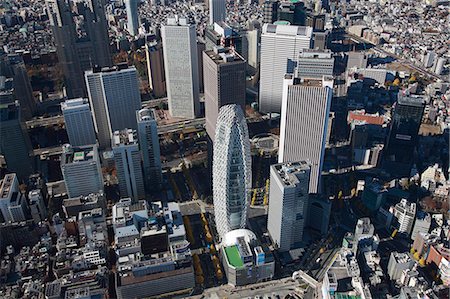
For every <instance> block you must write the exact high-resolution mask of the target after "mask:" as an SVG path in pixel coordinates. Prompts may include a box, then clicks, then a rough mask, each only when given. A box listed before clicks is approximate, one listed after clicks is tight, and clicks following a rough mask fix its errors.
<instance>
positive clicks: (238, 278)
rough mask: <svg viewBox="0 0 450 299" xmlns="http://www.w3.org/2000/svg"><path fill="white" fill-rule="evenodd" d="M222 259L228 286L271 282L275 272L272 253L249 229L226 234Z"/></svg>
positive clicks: (223, 240)
mask: <svg viewBox="0 0 450 299" xmlns="http://www.w3.org/2000/svg"><path fill="white" fill-rule="evenodd" d="M221 258H222V263H223V266H224V270H225V275H226V277H227V279H228V284H230V285H232V286H242V285H247V284H252V283H258V282H262V281H267V280H271V279H272V277H273V275H274V272H275V261H274V258H273V255H272V253H271V252H270V251H269V249H268V248H267V247H264V246H262V245H261V244H260V243H259V242H258V240H257V238H256V235H255V234H254V233H253V232H251V231H250V230H248V229H237V230H233V231H230V232H228V233H227V234H225V236H224V237H223V239H222V244H221Z"/></svg>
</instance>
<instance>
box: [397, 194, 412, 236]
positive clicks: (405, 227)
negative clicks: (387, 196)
mask: <svg viewBox="0 0 450 299" xmlns="http://www.w3.org/2000/svg"><path fill="white" fill-rule="evenodd" d="M394 217H395V218H396V219H397V221H398V232H399V233H405V234H407V235H409V234H410V233H411V230H412V228H413V223H414V219H415V218H416V204H415V203H412V202H409V201H408V200H406V199H402V200H401V201H400V202H399V203H398V204H396V205H395V208H394Z"/></svg>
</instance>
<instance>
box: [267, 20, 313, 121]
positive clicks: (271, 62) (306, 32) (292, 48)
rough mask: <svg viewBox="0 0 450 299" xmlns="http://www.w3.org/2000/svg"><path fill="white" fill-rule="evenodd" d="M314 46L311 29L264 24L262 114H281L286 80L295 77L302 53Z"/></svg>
mask: <svg viewBox="0 0 450 299" xmlns="http://www.w3.org/2000/svg"><path fill="white" fill-rule="evenodd" d="M311 44H312V28H311V27H299V26H288V25H273V24H264V26H263V29H262V34H261V71H260V87H259V105H260V107H259V110H260V111H262V112H264V113H269V112H276V113H279V112H280V111H281V99H282V95H283V87H282V86H283V78H284V75H285V74H287V73H293V72H294V68H295V66H296V64H297V59H298V53H299V51H300V50H301V49H309V48H310V47H311Z"/></svg>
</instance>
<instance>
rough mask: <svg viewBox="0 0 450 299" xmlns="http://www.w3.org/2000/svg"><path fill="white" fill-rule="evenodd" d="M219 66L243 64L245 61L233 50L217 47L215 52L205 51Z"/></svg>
mask: <svg viewBox="0 0 450 299" xmlns="http://www.w3.org/2000/svg"><path fill="white" fill-rule="evenodd" d="M205 53H206V55H208V56H209V58H211V59H212V60H213V61H214V62H215V63H216V64H217V65H220V64H224V63H231V62H243V61H245V60H244V58H242V56H241V55H239V53H237V52H236V51H234V50H233V49H231V48H224V47H222V46H216V47H214V49H213V50H209V51H205Z"/></svg>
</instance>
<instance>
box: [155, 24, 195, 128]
mask: <svg viewBox="0 0 450 299" xmlns="http://www.w3.org/2000/svg"><path fill="white" fill-rule="evenodd" d="M161 33H162V40H163V48H164V68H165V72H166V86H167V97H168V101H169V112H170V114H171V115H172V116H173V117H182V118H190V119H193V118H195V117H196V116H198V115H199V113H200V102H199V82H198V81H199V75H198V72H199V70H198V57H197V34H196V31H195V25H192V24H188V21H187V19H184V18H181V19H178V18H168V19H167V25H165V26H162V28H161Z"/></svg>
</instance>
